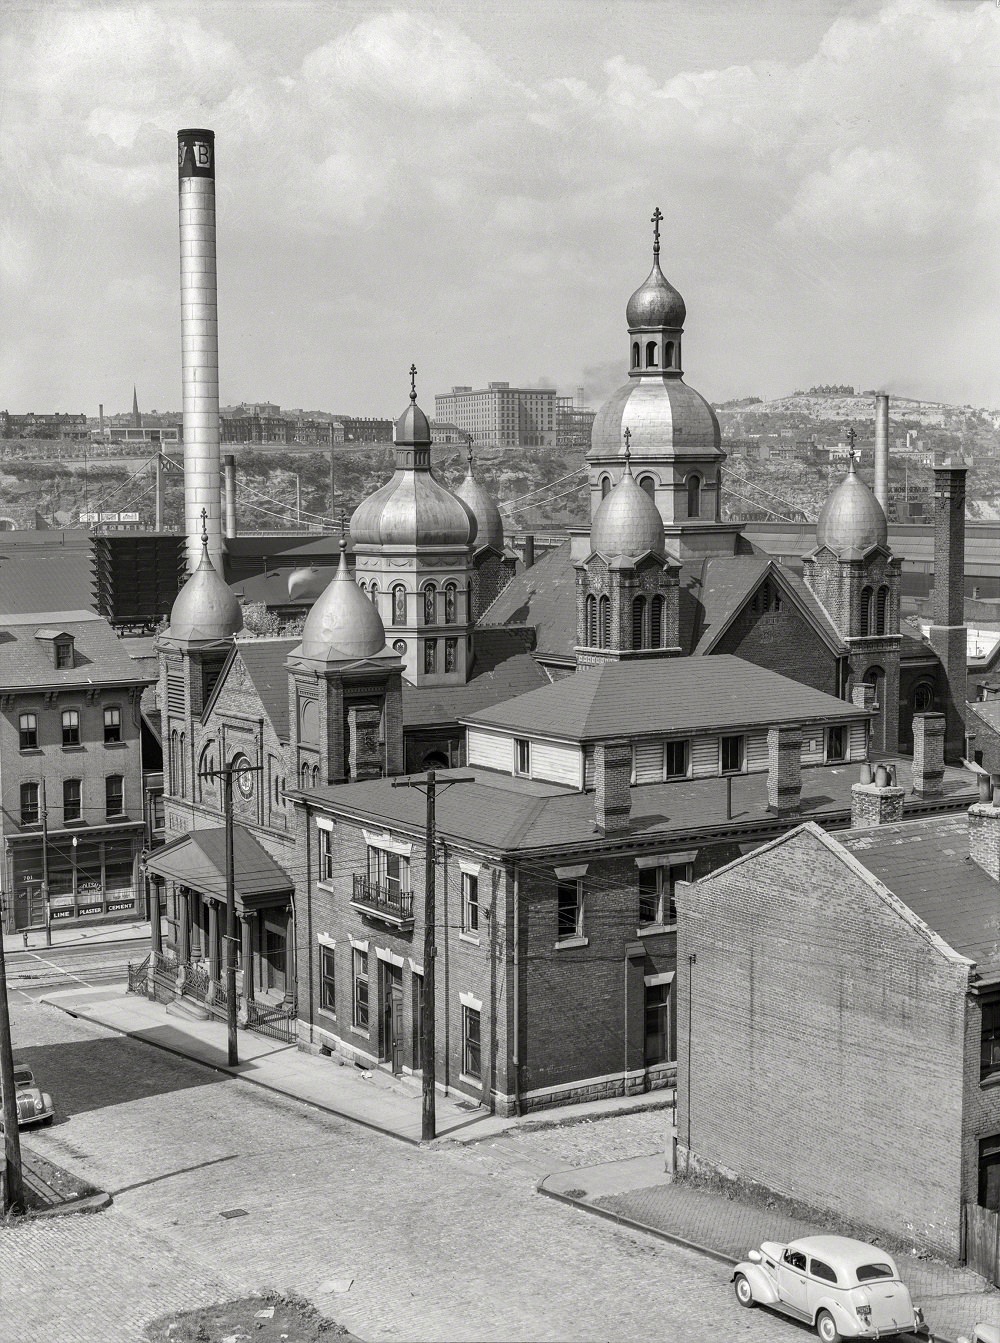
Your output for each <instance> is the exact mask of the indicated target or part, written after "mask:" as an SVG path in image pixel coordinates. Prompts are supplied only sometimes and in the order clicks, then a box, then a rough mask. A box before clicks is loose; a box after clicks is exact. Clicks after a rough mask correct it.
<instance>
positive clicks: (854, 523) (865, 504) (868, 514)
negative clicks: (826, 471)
mask: <svg viewBox="0 0 1000 1343" xmlns="http://www.w3.org/2000/svg"><path fill="white" fill-rule="evenodd" d="M888 540H889V525H888V523H887V522H886V520H885V514H884V513H883V512H882V506H881V504H880V503H879V502H878V500H877V499H876V498H875V496H874V494H872V492H871V490H870V489H869V488H868V486H867V485H866V484H865V482H864V481H863V480H862V479H861V477H860V476H859V475H858V473H857V470H856V469H855V465H854V458H853V457H852V458H851V465H850V467H849V468H848V472H847V475H846V476H845V477H844V479H843V480H842V481H841V482H840V484H839V485H838V486H837V488H836V489H835V490H834V492H833V493H832V494H831V495H830V497H829V499H827V501H826V503H825V504H824V505H823V509H822V512H821V513H820V515H819V521H818V522H817V523H816V545H817V546H829V548H830V549H831V550H832V551H833V552H834V553H835V554H837V555H843V554H844V552H845V551H848V550H853V551H857V552H858V553H859V554H862V555H863V554H864V553H865V551H866V550H871V548H872V546H886V545H888Z"/></svg>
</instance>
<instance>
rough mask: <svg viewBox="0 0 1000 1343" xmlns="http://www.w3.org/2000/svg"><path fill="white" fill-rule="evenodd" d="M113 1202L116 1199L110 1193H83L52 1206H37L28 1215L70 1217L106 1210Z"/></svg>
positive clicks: (31, 1216)
mask: <svg viewBox="0 0 1000 1343" xmlns="http://www.w3.org/2000/svg"><path fill="white" fill-rule="evenodd" d="M113 1202H114V1199H113V1198H112V1197H111V1195H110V1194H108V1193H100V1194H83V1195H81V1197H80V1198H69V1199H66V1201H65V1202H64V1203H56V1204H55V1205H54V1206H53V1207H51V1208H36V1209H34V1210H33V1211H31V1212H29V1213H27V1214H26V1216H27V1217H30V1218H31V1219H32V1220H35V1221H37V1220H38V1219H39V1218H41V1217H68V1216H69V1215H70V1214H71V1213H84V1212H104V1210H105V1209H106V1208H110V1207H111V1205H112V1203H113Z"/></svg>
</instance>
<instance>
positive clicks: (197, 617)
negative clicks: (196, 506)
mask: <svg viewBox="0 0 1000 1343" xmlns="http://www.w3.org/2000/svg"><path fill="white" fill-rule="evenodd" d="M204 520H205V515H204V514H202V522H203V530H202V536H201V559H200V560H199V561H198V567H197V569H195V571H194V573H193V574H192V575H191V577H190V578H189V579H188V580H187V582H186V583H185V584H184V586H183V587H182V588H181V590H180V592H179V593H178V594H177V597H176V600H175V601H174V604H173V607H172V608H171V611H170V622H169V627H168V630H167V633H168V635H169V637H170V638H171V639H180V640H184V641H185V642H187V643H217V642H218V641H219V640H220V639H232V638H233V636H234V635H236V634H238V633H239V631H240V630H241V629H242V628H243V612H242V611H241V610H240V604H239V602H238V601H237V600H236V597H235V596H234V594H233V593H232V592H231V591H230V589H229V588H228V587H227V586H226V584H225V583H224V582H223V580H222V578H221V576H220V575H219V571H218V570H217V569H216V567H215V565H214V564H213V563H212V561H211V558H210V556H209V553H208V532H207V530H205V528H204Z"/></svg>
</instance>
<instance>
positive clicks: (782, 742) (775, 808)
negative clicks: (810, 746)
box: [767, 724, 802, 816]
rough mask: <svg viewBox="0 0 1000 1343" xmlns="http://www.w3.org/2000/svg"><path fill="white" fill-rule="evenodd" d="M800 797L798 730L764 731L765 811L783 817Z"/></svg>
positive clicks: (796, 806) (789, 727) (789, 726)
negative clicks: (765, 756) (765, 755)
mask: <svg viewBox="0 0 1000 1343" xmlns="http://www.w3.org/2000/svg"><path fill="white" fill-rule="evenodd" d="M801 794H802V729H801V728H800V727H797V726H794V725H792V724H785V725H783V726H781V727H772V728H768V731H767V809H768V811H771V812H775V813H777V815H779V816H787V815H789V814H790V813H792V812H796V811H798V809H799V805H800V802H801Z"/></svg>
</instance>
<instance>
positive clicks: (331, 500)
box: [330, 428, 337, 522]
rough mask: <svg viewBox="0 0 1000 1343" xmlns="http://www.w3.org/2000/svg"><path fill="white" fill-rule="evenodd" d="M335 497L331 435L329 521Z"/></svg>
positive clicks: (331, 519)
mask: <svg viewBox="0 0 1000 1343" xmlns="http://www.w3.org/2000/svg"><path fill="white" fill-rule="evenodd" d="M330 432H331V434H332V433H333V430H332V428H331V430H330ZM336 497H337V490H336V475H335V470H334V461H333V439H332V437H331V439H330V521H331V522H332V521H333V506H334V501H335V500H336Z"/></svg>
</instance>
